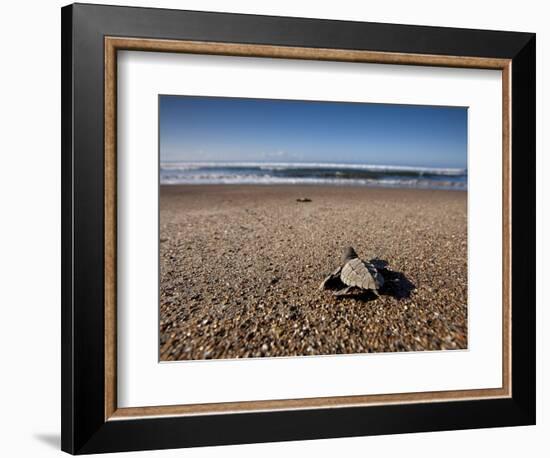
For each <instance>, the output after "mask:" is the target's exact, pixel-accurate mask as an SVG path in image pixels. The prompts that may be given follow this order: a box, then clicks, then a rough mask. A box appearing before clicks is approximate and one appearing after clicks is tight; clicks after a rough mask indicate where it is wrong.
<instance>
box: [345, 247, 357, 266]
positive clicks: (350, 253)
mask: <svg viewBox="0 0 550 458" xmlns="http://www.w3.org/2000/svg"><path fill="white" fill-rule="evenodd" d="M358 257H359V256H357V253H356V252H355V250H354V249H353V247H350V246H349V247H347V248H346V249H345V250H344V256H343V257H342V259H343V261H344V262H348V261H351V260H352V259H355V258H358Z"/></svg>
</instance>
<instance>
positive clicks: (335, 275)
mask: <svg viewBox="0 0 550 458" xmlns="http://www.w3.org/2000/svg"><path fill="white" fill-rule="evenodd" d="M341 271H342V268H341V267H338V269H336V270H335V271H334V272H332V273H331V274H330V275H329V276H328V277H326V278H325V279H324V280H323V281H322V282H321V285H319V289H331V288H332V287H333V286H334V284H335V283H336V282H340V272H341Z"/></svg>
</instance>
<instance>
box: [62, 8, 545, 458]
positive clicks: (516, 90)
mask: <svg viewBox="0 0 550 458" xmlns="http://www.w3.org/2000/svg"><path fill="white" fill-rule="evenodd" d="M106 36H114V37H138V38H154V39H173V40H194V41H205V42H221V43H246V44H256V45H258V44H259V45H280V46H291V47H311V48H328V49H331V48H334V49H347V50H369V51H379V52H392V53H411V54H429V55H441V56H469V57H485V58H505V59H511V61H512V73H511V85H512V91H511V97H512V100H511V107H512V108H511V110H512V111H511V118H512V128H511V142H512V147H511V151H512V168H511V169H512V187H511V189H512V191H511V206H512V228H513V230H512V249H511V252H512V255H511V259H512V265H511V270H512V278H513V289H512V314H511V316H512V319H511V320H512V321H511V326H512V329H511V332H512V335H513V340H512V351H511V367H512V396H511V397H510V398H506V399H484V400H464V401H458V402H457V401H447V402H429V403H407V404H392V405H374V406H367V407H344V408H333V409H330V408H320V409H310V410H288V411H272V412H254V413H237V414H235V413H233V414H221V415H196V416H174V417H158V418H143V419H130V420H124V419H117V420H116V421H106V420H105V412H104V399H105V385H104V380H105V365H104V362H105V358H104V356H105V324H104V308H103V305H104V294H105V293H104V282H105V273H104V243H105V242H104V224H105V215H104V155H103V151H104V97H103V96H104V62H105V60H104V37H106ZM61 38H62V39H61V47H62V69H61V70H62V102H61V104H62V323H61V325H62V336H61V339H62V386H61V392H62V407H61V412H62V437H61V441H62V449H63V450H64V451H66V452H69V453H72V454H84V453H100V452H115V451H129V450H147V449H165V448H177V447H192V446H204V445H222V444H239V443H255V442H271V441H288V440H305V439H319V438H331V437H349V436H359V435H378V434H395V433H406V432H424V431H441V430H453V429H469V428H485V427H501V426H516V425H532V424H535V411H536V409H535V359H536V348H535V285H534V281H535V280H534V279H535V255H536V246H535V202H536V200H535V104H536V101H535V99H536V94H535V41H536V39H535V34H532V33H519V32H501V31H486V30H469V29H452V28H443V27H424V26H410V25H393V24H379V23H362V22H350V21H330V20H318V19H302V18H286V17H268V16H253V15H241V14H226V13H206V12H196V11H178V10H167V9H149V8H133V7H113V6H103V5H88V4H74V5H70V6H66V7H64V8H62V37H61Z"/></svg>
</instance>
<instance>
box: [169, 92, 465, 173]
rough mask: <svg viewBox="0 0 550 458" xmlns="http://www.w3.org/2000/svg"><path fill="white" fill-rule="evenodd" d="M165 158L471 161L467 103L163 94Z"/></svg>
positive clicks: (436, 163) (409, 162)
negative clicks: (404, 103) (346, 101)
mask: <svg viewBox="0 0 550 458" xmlns="http://www.w3.org/2000/svg"><path fill="white" fill-rule="evenodd" d="M159 115H160V158H161V161H162V162H164V161H227V162H229V161H245V162H248V161H254V162H344V163H364V164H383V165H411V166H426V167H461V168H466V164H467V109H466V108H463V107H435V106H414V105H390V104H368V103H341V102H309V101H295V100H266V99H245V98H226V97H195V96H192V97H190V96H166V95H161V96H159Z"/></svg>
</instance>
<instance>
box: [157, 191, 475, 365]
mask: <svg viewBox="0 0 550 458" xmlns="http://www.w3.org/2000/svg"><path fill="white" fill-rule="evenodd" d="M160 196H161V197H160V238H161V240H160V275H161V277H160V278H161V291H160V357H161V360H163V361H167V360H187V359H205V358H206V359H209V358H242V357H261V356H268V357H273V356H296V355H327V354H343V353H363V352H392V351H393V352H395V351H421V350H443V349H464V348H467V259H466V256H467V224H466V213H467V212H466V204H467V199H466V193H465V192H457V191H432V190H402V189H373V188H363V187H313V186H230V185H212V186H207V185H201V186H162V187H161V192H160ZM302 197H307V198H309V199H311V202H297V201H296V199H298V198H302ZM347 245H351V246H353V247H354V248H355V249H356V251H357V253H358V254H359V256H360V257H362V258H364V259H372V258H377V259H379V260H383V261H386V262H387V263H388V267H389V268H391V269H392V270H393V271H395V272H397V273H396V274H394V278H395V280H396V281H395V282H393V283H392V285H393V286H392V287H390V288H388V289H387V290H385V291H383V294H382V295H381V296H380V297H379V298H376V299H373V298H372V297H360V298H353V297H352V298H342V299H340V298H335V297H333V296H332V295H331V293H330V292H327V291H320V290H318V287H319V284H320V282H321V281H322V280H323V278H324V277H325V276H326V275H327V274H329V273H330V272H331V271H333V270H334V269H335V268H336V267H337V266H338V265H339V263H340V256H341V252H342V250H343V248H344V247H345V246H347ZM388 284H389V283H388Z"/></svg>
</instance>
